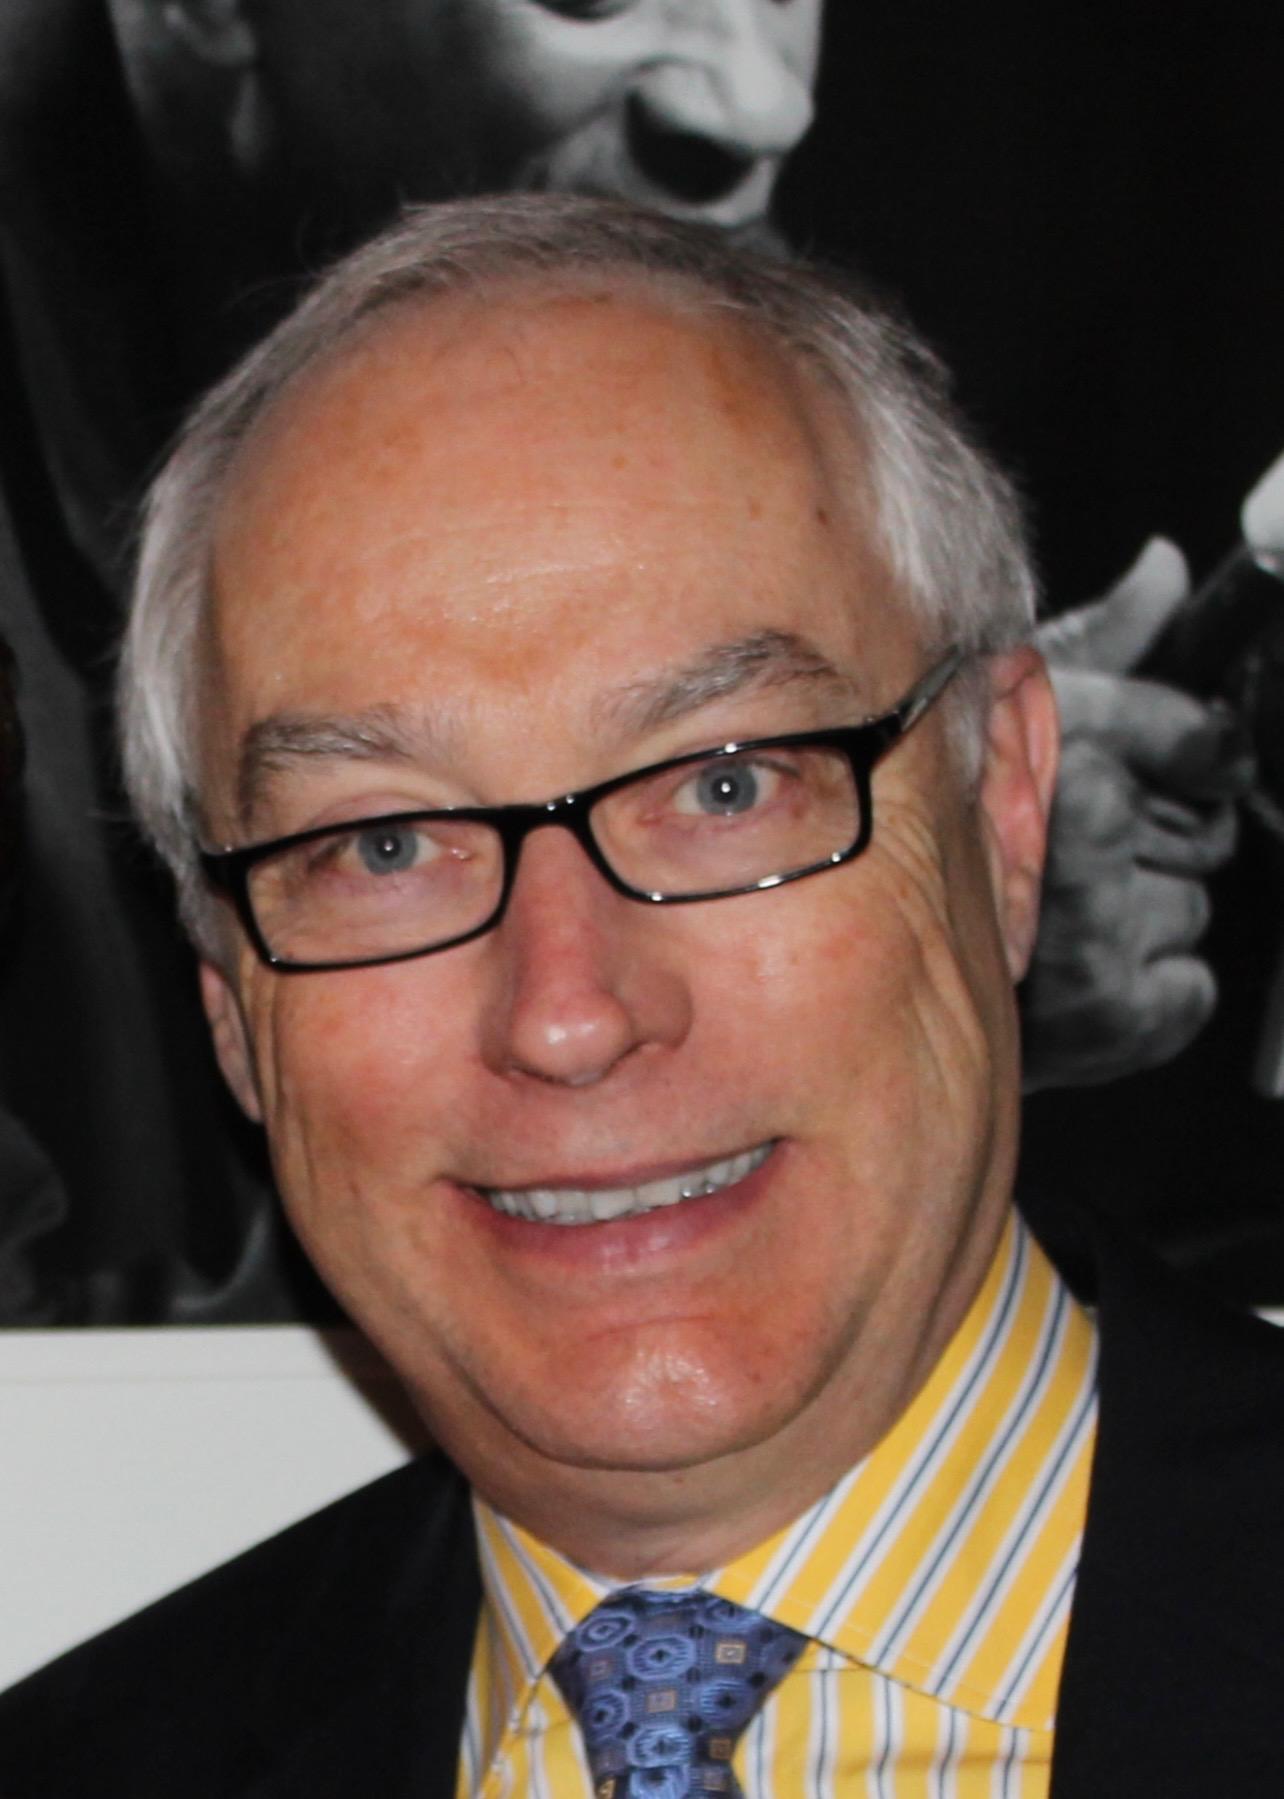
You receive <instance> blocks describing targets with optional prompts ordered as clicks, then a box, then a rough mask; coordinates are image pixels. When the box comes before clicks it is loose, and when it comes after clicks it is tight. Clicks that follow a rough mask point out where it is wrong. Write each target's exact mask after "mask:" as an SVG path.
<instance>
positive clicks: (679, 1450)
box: [504, 1349, 799, 1473]
mask: <svg viewBox="0 0 1284 1799" xmlns="http://www.w3.org/2000/svg"><path fill="white" fill-rule="evenodd" d="M719 1361H720V1362H722V1363H723V1366H718V1365H717V1364H716V1363H715V1364H713V1365H711V1364H710V1361H709V1360H708V1359H705V1358H701V1357H698V1356H696V1355H694V1354H692V1353H690V1352H684V1351H681V1350H674V1349H665V1350H660V1351H654V1352H652V1353H651V1354H649V1355H648V1356H647V1357H646V1358H645V1360H644V1361H641V1362H635V1364H634V1365H633V1366H632V1367H631V1368H629V1369H628V1370H627V1371H621V1373H620V1374H619V1375H617V1377H616V1378H615V1379H612V1378H610V1376H609V1374H608V1372H607V1371H606V1370H603V1369H600V1368H599V1370H598V1371H597V1372H598V1378H596V1379H594V1380H593V1381H591V1382H590V1383H586V1384H585V1385H582V1386H581V1387H580V1388H579V1390H578V1391H576V1392H575V1393H574V1394H573V1395H571V1396H570V1397H571V1399H572V1401H573V1403H572V1404H569V1405H566V1406H559V1407H558V1408H557V1409H556V1410H554V1409H553V1408H552V1407H548V1406H542V1405H540V1406H531V1407H521V1408H520V1409H519V1408H518V1407H516V1406H513V1407H511V1408H510V1409H509V1410H508V1412H507V1415H505V1416H504V1422H505V1423H506V1424H507V1426H508V1428H509V1429H510V1430H511V1431H512V1432H513V1433H514V1435H516V1436H518V1437H520V1438H521V1439H522V1440H523V1441H524V1442H525V1443H526V1444H527V1446H528V1447H529V1448H531V1449H533V1450H535V1451H536V1452H537V1453H538V1454H540V1455H541V1456H543V1457H545V1458H546V1459H548V1460H550V1461H555V1462H559V1463H561V1464H562V1465H563V1466H565V1467H572V1468H586V1469H588V1468H591V1469H613V1470H616V1471H618V1472H621V1473H623V1472H632V1473H666V1472H675V1471H678V1470H681V1469H684V1468H694V1467H699V1466H702V1465H703V1464H705V1463H708V1462H712V1461H716V1460H718V1459H719V1458H721V1457H723V1456H727V1455H733V1454H735V1453H737V1452H738V1451H741V1450H745V1449H749V1448H752V1447H753V1446H754V1445H755V1444H757V1443H760V1442H763V1441H765V1440H766V1439H767V1438H769V1437H771V1436H772V1435H773V1434H774V1433H775V1432H776V1431H777V1430H779V1429H780V1428H781V1427H782V1426H783V1425H784V1424H785V1423H786V1422H787V1421H788V1419H789V1417H790V1416H791V1414H792V1413H793V1411H794V1410H796V1409H797V1404H798V1403H799V1402H796V1401H793V1400H792V1399H791V1395H790V1394H789V1393H788V1392H782V1391H781V1390H779V1389H778V1388H772V1389H771V1390H769V1391H766V1390H764V1389H763V1387H762V1386H761V1385H760V1384H759V1383H756V1382H754V1381H752V1380H748V1379H746V1378H745V1375H744V1373H743V1370H741V1369H739V1368H734V1367H731V1366H727V1365H726V1364H727V1361H728V1358H727V1356H726V1354H725V1350H724V1353H723V1355H722V1356H721V1357H720V1358H719Z"/></svg>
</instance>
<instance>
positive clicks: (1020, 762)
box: [979, 644, 1060, 981]
mask: <svg viewBox="0 0 1284 1799" xmlns="http://www.w3.org/2000/svg"><path fill="white" fill-rule="evenodd" d="M1059 740H1060V738H1059V730H1058V725H1057V703H1056V700H1055V699H1054V697H1053V693H1052V683H1051V681H1050V680H1049V678H1048V671H1047V668H1046V666H1045V664H1044V660H1043V657H1042V656H1041V655H1040V654H1039V652H1038V651H1037V650H1036V649H1035V648H1034V647H1033V645H1031V644H1023V645H1022V646H1021V647H1020V648H1019V649H1015V650H1009V651H1007V652H1005V653H1004V654H1003V655H1000V656H995V657H993V658H992V659H991V664H990V711H989V721H988V726H987V730H986V743H985V762H984V765H983V768H982V772H981V786H980V795H979V798H980V806H981V813H982V818H983V821H984V824H985V828H986V846H987V851H988V854H989V860H990V880H991V884H992V887H993V890H994V903H995V910H996V912H997V914H998V919H999V929H1000V934H1001V935H1002V938H1003V943H1004V947H1005V950H1006V952H1007V961H1008V968H1009V970H1010V971H1011V974H1012V979H1013V981H1019V980H1020V979H1021V977H1022V975H1024V973H1025V971H1026V968H1027V966H1028V965H1029V961H1030V956H1031V953H1032V951H1033V949H1034V939H1035V933H1036V931H1037V929H1038V924H1039V887H1040V883H1041V881H1042V878H1043V861H1044V854H1045V851H1046V848H1047V840H1048V819H1049V815H1050V813H1051V810H1052V794H1053V789H1054V787H1055V785H1056V776H1057V750H1058V745H1059Z"/></svg>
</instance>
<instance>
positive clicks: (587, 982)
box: [482, 828, 691, 1087]
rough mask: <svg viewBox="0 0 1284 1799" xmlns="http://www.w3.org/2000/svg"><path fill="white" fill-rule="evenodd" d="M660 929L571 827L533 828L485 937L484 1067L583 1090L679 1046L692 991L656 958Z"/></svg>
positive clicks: (658, 922) (506, 1073) (687, 1017)
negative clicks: (640, 1058)
mask: <svg viewBox="0 0 1284 1799" xmlns="http://www.w3.org/2000/svg"><path fill="white" fill-rule="evenodd" d="M659 926H660V921H659V920H658V919H654V918H652V917H650V916H649V915H648V910H647V909H645V908H644V907H643V906H641V905H639V904H638V903H637V902H636V901H633V900H628V899H625V898H623V897H622V896H621V895H620V894H617V893H615V892H614V891H613V889H612V888H611V887H610V886H608V884H607V882H606V881H605V880H604V879H603V877H602V876H601V875H600V874H599V873H598V871H597V870H596V869H595V868H594V867H593V865H592V863H591V862H590V861H589V859H588V857H587V855H586V854H585V852H584V851H583V849H582V848H581V847H580V846H579V844H577V843H576V842H575V840H574V838H573V837H572V836H571V835H570V833H569V832H568V831H565V830H560V829H556V828H549V829H543V830H539V831H536V832H534V833H532V835H531V836H530V837H528V838H527V840H526V843H525V845H524V847H523V849H522V856H521V862H520V864H519V867H518V872H517V877H516V880H515V882H514V885H513V891H512V895H511V898H510V899H509V903H508V908H507V910H506V912H505V914H504V917H503V920H502V921H501V923H500V924H499V926H498V927H497V928H496V930H495V931H494V932H493V933H492V934H491V937H490V938H489V939H488V942H489V945H490V950H489V954H490V956H491V962H492V969H493V985H492V988H491V990H490V993H489V996H488V1000H487V1004H486V1007H485V1011H484V1016H483V1024H482V1055H483V1059H484V1060H485V1062H486V1065H487V1066H488V1067H489V1068H490V1069H492V1071H493V1072H495V1073H497V1074H502V1075H504V1076H507V1077H513V1076H516V1077H518V1078H524V1079H536V1080H542V1081H547V1082H551V1083H553V1084H555V1085H558V1086H564V1087H586V1086H591V1085H593V1084H594V1083H595V1082H598V1081H601V1080H604V1079H605V1078H606V1077H607V1076H608V1075H609V1074H610V1073H611V1072H612V1071H613V1070H614V1069H615V1068H617V1067H618V1066H619V1065H620V1064H621V1063H623V1062H625V1061H626V1060H627V1059H628V1058H629V1057H631V1056H634V1055H635V1054H637V1053H638V1052H640V1051H644V1050H646V1049H647V1048H653V1049H655V1048H663V1047H674V1046H676V1045H677V1044H678V1043H680V1042H681V1041H682V1039H683V1038H684V1037H685V1036H686V1033H687V1030H688V1029H689V1026H690V1022H691V1002H690V992H689V989H688V986H687V983H686V981H685V979H684V978H683V976H682V974H681V973H680V972H679V971H678V970H676V969H675V968H672V967H668V966H665V965H664V958H663V956H662V955H661V954H660V951H661V948H662V938H661V935H660V932H659V930H657V927H659Z"/></svg>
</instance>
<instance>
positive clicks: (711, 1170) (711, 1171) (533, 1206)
mask: <svg viewBox="0 0 1284 1799" xmlns="http://www.w3.org/2000/svg"><path fill="white" fill-rule="evenodd" d="M770 1150H771V1144H770V1143H763V1144H760V1145H759V1146H758V1148H757V1149H747V1150H745V1151H743V1152H742V1154H740V1155H738V1156H727V1157H725V1158H724V1159H723V1160H722V1161H721V1162H708V1163H706V1164H705V1166H704V1167H703V1168H689V1169H687V1170H686V1172H685V1173H684V1174H673V1175H669V1176H667V1177H666V1179H664V1180H661V1181H644V1182H643V1183H642V1185H641V1186H639V1187H593V1188H587V1189H586V1188H582V1187H483V1188H482V1189H481V1191H482V1192H483V1193H484V1194H485V1196H486V1198H487V1199H488V1200H489V1201H490V1203H491V1205H493V1206H495V1207H497V1208H498V1210H499V1211H501V1212H508V1213H510V1214H511V1216H512V1217H514V1218H530V1219H542V1220H543V1221H544V1222H545V1223H548V1224H600V1223H604V1222H605V1221H606V1220H607V1219H609V1218H631V1217H633V1216H634V1215H635V1214H637V1213H640V1212H651V1211H654V1210H655V1208H656V1207H657V1206H676V1205H677V1204H678V1203H679V1201H680V1200H684V1199H697V1198H699V1197H700V1195H701V1194H704V1193H717V1192H718V1191H719V1189H720V1188H722V1187H730V1186H733V1185H734V1184H735V1182H736V1181H742V1180H744V1178H745V1176H746V1175H747V1174H752V1173H753V1171H754V1169H755V1168H760V1167H761V1166H762V1164H763V1163H764V1162H765V1161H766V1159H767V1156H768V1154H769V1153H770Z"/></svg>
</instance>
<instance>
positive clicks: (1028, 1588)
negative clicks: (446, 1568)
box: [457, 1217, 1096, 1799]
mask: <svg viewBox="0 0 1284 1799" xmlns="http://www.w3.org/2000/svg"><path fill="white" fill-rule="evenodd" d="M1095 1371H1096V1340H1095V1333H1094V1330H1093V1326H1092V1324H1091V1322H1090V1320H1089V1318H1088V1317H1087V1315H1086V1314H1085V1313H1084V1312H1083V1311H1082V1310H1081V1309H1080V1307H1079V1306H1078V1305H1076V1303H1075V1302H1074V1300H1073V1299H1072V1298H1071V1297H1070V1295H1069V1293H1068V1292H1067V1290H1066V1288H1065V1287H1064V1285H1063V1284H1062V1282H1061V1281H1060V1279H1059V1278H1058V1276H1057V1275H1056V1273H1055V1272H1054V1270H1053V1269H1052V1267H1051V1266H1050V1264H1049V1263H1048V1261H1047V1259H1046V1257H1045V1256H1044V1255H1043V1253H1042V1252H1041V1250H1040V1249H1039V1247H1038V1245H1037V1244H1036V1243H1035V1242H1034V1240H1033V1239H1032V1238H1031V1237H1030V1235H1029V1233H1028V1232H1027V1230H1026V1229H1025V1227H1024V1225H1022V1224H1021V1222H1020V1220H1019V1219H1017V1218H1015V1217H1014V1218H1013V1220H1012V1222H1011V1224H1010V1225H1009V1226H1008V1228H1007V1230H1006V1231H1005V1233H1004V1237H1003V1240H1002V1243H1001V1245H1000V1247H999V1251H998V1253H997V1255H996V1257H995V1260H994V1263H993V1266H992V1267H991V1269H990V1271H989V1274H988V1275H987V1277H986V1280H985V1284H984V1286H983V1287H982V1289H981V1291H980V1293H979V1294H978V1295H977V1298H976V1299H975V1300H974V1302H973V1304H972V1306H971V1308H970V1310H969V1311H968V1314H967V1316H966V1318H965V1319H964V1321H963V1323H962V1325H961V1326H960V1327H959V1330H958V1331H957V1333H956V1334H955V1336H954V1338H953V1339H952V1340H951V1342H950V1344H949V1346H948V1347H947V1349H946V1351H945V1353H944V1355H943V1356H942V1357H941V1360H940V1361H939V1363H938V1364H937V1366H936V1368H935V1369H934V1370H933V1372H932V1374H931V1376H930V1377H929V1379H928V1381H927V1382H926V1384H925V1385H924V1387H923V1388H922V1390H921V1391H920V1392H919V1394H918V1395H917V1397H916V1398H915V1399H914V1400H913V1402H912V1403H911V1405H910V1406H909V1407H908V1409H907V1410H906V1411H905V1413H904V1414H903V1415H902V1417H901V1418H900V1419H899V1420H898V1422H897V1423H896V1424H895V1425H894V1427H893V1428H892V1430H891V1431H890V1432H889V1434H888V1435H887V1436H886V1437H885V1438H884V1439H883V1441H882V1442H881V1443H879V1444H878V1446H877V1447H876V1448H875V1449H874V1450H873V1451H872V1452H871V1453H870V1454H869V1455H868V1456H866V1457H865V1459H864V1460H863V1461H862V1462H860V1463H859V1464H858V1465H857V1466H856V1467H855V1468H854V1469H852V1470H851V1472H850V1473H849V1474H847V1475H846V1476H845V1477H844V1478H843V1479H842V1480H841V1481H840V1482H839V1483H838V1485H837V1486H836V1487H835V1488H834V1489H833V1490H832V1491H831V1492H830V1493H829V1494H827V1495H826V1497H825V1498H824V1499H822V1500H821V1501H820V1502H819V1503H818V1504H816V1505H815V1506H813V1507H812V1508H811V1509H810V1510H809V1511H808V1512H806V1513H804V1514H803V1516H802V1517H801V1518H798V1519H796V1520H795V1522H794V1523H793V1524H791V1525H790V1526H789V1527H788V1528H787V1529H786V1530H783V1531H781V1532H780V1533H779V1535H777V1536H775V1537H773V1538H772V1539H771V1540H770V1541H769V1542H766V1543H763V1544H761V1545H760V1546H759V1547H758V1548H757V1549H754V1550H752V1551H751V1552H750V1553H749V1554H748V1555H744V1556H741V1557H740V1558H739V1559H738V1560H736V1561H734V1562H732V1563H730V1564H729V1565H728V1566H727V1567H725V1568H720V1569H718V1570H716V1571H715V1572H713V1573H712V1574H708V1575H706V1576H703V1577H701V1578H700V1579H699V1582H698V1584H699V1585H701V1586H705V1587H708V1588H710V1589H711V1590H712V1591H714V1592H716V1593H719V1594H721V1595H722V1596H723V1597H725V1598H727V1599H733V1600H735V1601H736V1602H737V1603H738V1604H740V1605H744V1606H749V1607H751V1608H753V1609H754V1610H756V1611H761V1612H765V1613H768V1614H769V1615H770V1616H771V1617H773V1618H776V1619H778V1620H779V1621H780V1622H781V1623H784V1624H788V1625H790V1626H791V1627H792V1628H793V1629H795V1630H799V1631H802V1632H804V1633H805V1634H806V1635H807V1636H809V1637H810V1638H811V1639H812V1642H811V1645H810V1647H809V1648H808V1649H807V1650H806V1651H805V1652H804V1654H803V1656H802V1657H801V1658H800V1659H799V1661H798V1663H797V1664H796V1665H795V1667H794V1668H793V1669H792V1670H791V1671H790V1673H789V1674H788V1675H787V1676H786V1677H785V1679H784V1681H783V1682H782V1683H781V1685H780V1686H779V1688H777V1689H776V1691H775V1692H774V1693H773V1694H772V1696H771V1698H770V1699H769V1700H768V1702H767V1704H766V1705H765V1706H764V1708H763V1710H762V1712H761V1714H760V1715H759V1716H758V1717H757V1718H756V1719H755V1720H754V1721H753V1722H752V1723H751V1724H750V1725H749V1727H748V1729H747V1730H746V1731H745V1733H744V1736H743V1737H742V1738H741V1741H740V1743H739V1745H738V1747H737V1751H736V1757H735V1767H736V1772H737V1775H738V1777H739V1779H740V1782H741V1784H742V1786H743V1787H744V1790H745V1793H746V1794H747V1795H748V1796H749V1799H799V1795H807V1796H808V1799H813V1796H814V1799H825V1796H826V1795H829V1794H842V1795H847V1794H857V1793H859V1794H861V1795H864V1796H865V1799H920V1795H921V1799H1042V1796H1044V1795H1046V1794H1047V1791H1048V1783H1049V1772H1050V1765H1051V1755H1052V1732H1053V1720H1054V1712H1055V1707H1056V1695H1057V1686H1058V1682H1059V1680H1060V1675H1061V1663H1062V1657H1063V1654H1064V1649H1065V1636H1066V1626H1067V1622H1068V1619H1069V1612H1070V1600H1071V1596H1072V1593H1073V1588H1074V1574H1075V1567H1076V1564H1077V1561H1078V1554H1079V1545H1080V1540H1081V1537H1082V1533H1083V1520H1084V1514H1085V1508H1086V1504H1087V1492H1088V1476H1089V1468H1090V1463H1091V1457H1092V1446H1093V1440H1094V1436H1095V1429H1096V1391H1095ZM475 1511H476V1517H477V1527H478V1538H479V1543H480V1548H481V1562H482V1579H483V1586H484V1591H485V1601H484V1604H483V1607H482V1614H481V1619H480V1622H479V1625H478V1632H477V1637H476V1642H475V1646H474V1651H473V1663H472V1670H471V1676H470V1681H469V1691H468V1709H467V1717H466V1722H465V1729H464V1740H463V1745H462V1754H461V1757H460V1774H459V1783H458V1788H457V1792H458V1795H459V1799H474V1796H476V1799H501V1796H502V1795H509V1794H511V1795H516V1796H519V1799H525V1796H526V1795H531V1796H532V1799H562V1796H563V1795H566V1796H567V1799H588V1796H589V1795H591V1793H592V1782H591V1780H590V1778H589V1773H588V1767H587V1763H586V1761H585V1759H584V1751H583V1747H582V1743H581V1740H580V1735H579V1730H578V1728H577V1727H576V1725H575V1724H574V1722H573V1721H572V1719H571V1718H570V1717H569V1715H568V1713H567V1709H566V1706H565V1703H564V1702H563V1700H562V1697H561V1694H560V1693H559V1691H558V1690H557V1687H556V1685H555V1684H554V1682H553V1681H552V1679H551V1678H550V1677H549V1676H548V1674H547V1673H546V1672H545V1670H546V1667H547V1664H548V1661H549V1658H550V1657H551V1656H552V1654H553V1652H554V1650H555V1649H556V1648H557V1646H558V1644H559V1643H560V1642H561V1640H562V1637H563V1636H564V1635H565V1634H566V1632H567V1631H568V1630H570V1629H572V1628H573V1627H574V1626H575V1625H576V1624H578V1623H579V1622H580V1620H581V1619H582V1618H584V1617H586V1616H587V1615H588V1613H589V1612H590V1611H592V1609H593V1607H594V1606H595V1605H597V1604H598V1603H599V1602H600V1601H601V1600H602V1599H604V1598H605V1597H606V1596H607V1594H608V1593H609V1592H610V1591H611V1586H610V1584H609V1583H606V1582H603V1581H602V1580H600V1579H598V1578H596V1577H595V1576H593V1575H591V1574H589V1573H587V1572H585V1571H584V1570H583V1569H580V1568H577V1567H576V1566H574V1565H573V1564H572V1563H570V1562H568V1561H567V1560H566V1559H565V1558H564V1557H562V1556H560V1555H558V1554H556V1553H555V1552H554V1551H553V1550H551V1549H549V1548H548V1547H547V1546H546V1545H545V1544H543V1543H540V1542H538V1541H536V1539H535V1538H533V1537H532V1536H530V1535H529V1533H527V1532H525V1531H523V1530H521V1529H520V1528H519V1527H518V1526H516V1525H514V1524H513V1523H512V1522H511V1521H509V1520H508V1519H505V1518H503V1517H501V1516H499V1514H497V1513H496V1512H494V1511H492V1510H491V1509H490V1507H488V1506H487V1505H485V1504H484V1503H483V1502H482V1501H476V1502H475ZM647 1584H651V1585H656V1586H665V1587H675V1586H683V1585H691V1584H693V1583H692V1580H691V1579H690V1578H688V1579H685V1580H678V1579H674V1580H665V1581H656V1582H651V1583H647Z"/></svg>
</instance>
